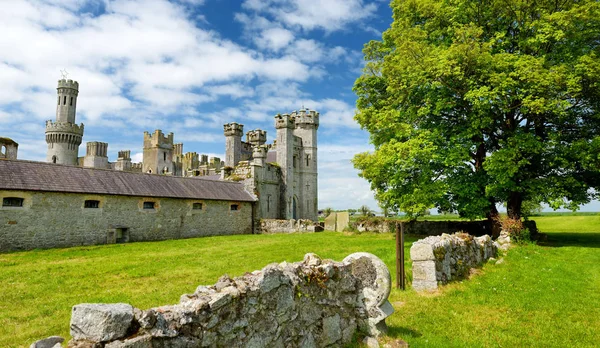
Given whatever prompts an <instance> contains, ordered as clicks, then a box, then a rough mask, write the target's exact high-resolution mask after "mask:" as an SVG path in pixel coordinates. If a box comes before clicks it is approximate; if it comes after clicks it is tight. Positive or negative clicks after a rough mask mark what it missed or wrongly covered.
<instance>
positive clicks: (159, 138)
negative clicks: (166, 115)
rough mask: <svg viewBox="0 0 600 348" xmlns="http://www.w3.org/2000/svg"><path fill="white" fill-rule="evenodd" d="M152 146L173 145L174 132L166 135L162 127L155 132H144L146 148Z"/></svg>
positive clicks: (168, 146)
mask: <svg viewBox="0 0 600 348" xmlns="http://www.w3.org/2000/svg"><path fill="white" fill-rule="evenodd" d="M151 147H167V148H172V147H173V132H170V133H169V134H167V136H165V135H164V134H163V132H162V130H160V129H156V130H155V131H154V133H153V134H150V133H149V132H144V148H151Z"/></svg>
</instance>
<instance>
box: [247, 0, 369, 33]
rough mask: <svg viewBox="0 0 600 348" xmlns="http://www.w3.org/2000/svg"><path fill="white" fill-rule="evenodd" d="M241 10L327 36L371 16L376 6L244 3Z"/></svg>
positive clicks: (326, 0) (330, 0)
mask: <svg viewBox="0 0 600 348" xmlns="http://www.w3.org/2000/svg"><path fill="white" fill-rule="evenodd" d="M242 6H243V7H244V8H246V9H248V10H251V11H255V12H256V13H259V14H268V15H270V16H272V17H273V18H275V19H276V20H277V21H280V22H281V23H282V24H284V25H286V26H288V27H290V28H301V29H302V30H306V31H311V30H314V29H322V30H324V31H326V32H332V31H336V30H342V29H345V28H346V27H347V26H348V25H349V24H351V23H355V22H360V21H362V20H364V19H367V18H369V17H371V16H373V15H374V13H375V11H376V10H377V5H376V4H374V3H365V2H364V1H363V0H246V1H244V3H243V5H242Z"/></svg>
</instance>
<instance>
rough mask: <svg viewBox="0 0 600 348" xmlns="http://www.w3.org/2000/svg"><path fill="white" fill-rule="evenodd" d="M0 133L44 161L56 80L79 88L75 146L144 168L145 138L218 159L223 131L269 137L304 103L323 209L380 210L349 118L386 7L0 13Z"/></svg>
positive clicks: (19, 8) (205, 1)
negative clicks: (148, 134) (358, 158)
mask: <svg viewBox="0 0 600 348" xmlns="http://www.w3.org/2000/svg"><path fill="white" fill-rule="evenodd" d="M0 23H1V24H0V27H1V29H2V31H1V32H2V35H0V81H2V90H3V93H1V94H0V136H7V137H10V138H12V139H13V140H15V141H16V142H18V143H19V158H20V159H28V160H40V161H43V160H45V153H46V144H45V140H44V125H45V120H49V119H54V118H55V105H54V104H55V98H56V97H55V96H56V81H57V80H58V79H59V78H60V76H61V75H60V70H62V69H66V70H67V71H68V72H69V78H72V79H74V80H77V81H78V82H79V84H80V92H79V98H78V109H77V122H78V123H80V122H83V123H84V124H85V134H84V139H83V141H84V144H82V146H81V147H80V149H79V155H80V156H83V155H84V154H85V142H88V141H103V142H108V143H109V146H108V151H109V160H111V161H114V160H115V159H116V154H117V151H119V150H124V149H130V150H131V153H132V157H133V158H134V160H138V161H139V160H141V152H142V148H141V147H142V139H143V132H144V131H146V130H147V131H153V130H154V129H162V130H163V131H164V132H165V133H167V132H174V133H175V141H176V142H183V143H184V152H188V151H196V152H199V153H206V154H209V155H215V156H219V157H221V158H222V159H224V143H225V138H224V137H223V124H224V123H227V122H234V121H235V122H238V123H242V124H244V130H245V131H248V130H251V129H255V128H261V129H265V130H267V132H268V138H269V141H270V142H271V141H272V140H273V137H274V135H275V130H274V127H273V116H274V115H275V114H277V113H285V112H291V111H293V110H296V109H299V108H301V107H302V106H305V107H306V108H310V109H314V110H317V111H319V112H320V113H321V126H320V128H319V166H320V173H319V175H320V177H319V201H320V202H319V206H320V207H327V206H331V207H333V208H337V209H342V208H348V207H355V208H357V207H359V206H360V205H362V204H367V205H369V206H370V207H371V208H376V203H375V201H374V199H373V195H372V193H371V192H370V190H369V185H368V183H367V182H366V181H364V180H363V179H360V178H359V177H358V176H357V172H356V171H355V170H354V169H353V168H352V165H351V163H350V161H349V160H350V158H352V156H353V155H354V154H355V153H357V152H361V151H366V150H369V149H370V146H369V144H368V134H366V133H365V132H363V131H361V130H360V129H359V127H358V125H357V124H356V123H355V122H354V121H353V119H352V117H353V115H354V104H355V100H356V97H355V95H354V93H353V92H352V85H353V83H354V80H355V79H356V78H357V77H358V76H359V75H360V72H361V68H362V65H363V58H362V53H361V49H362V46H363V45H364V43H366V42H368V41H369V40H374V39H378V38H380V37H381V31H383V30H385V29H386V28H387V27H389V25H390V23H391V10H390V9H389V6H388V3H387V2H385V1H363V0H321V1H318V0H295V1H292V0H260V1H258V0H244V1H240V0H187V1H170V2H169V1H165V0H144V1H135V0H133V1H130V0H116V1H80V0H64V1H11V2H10V3H9V2H0Z"/></svg>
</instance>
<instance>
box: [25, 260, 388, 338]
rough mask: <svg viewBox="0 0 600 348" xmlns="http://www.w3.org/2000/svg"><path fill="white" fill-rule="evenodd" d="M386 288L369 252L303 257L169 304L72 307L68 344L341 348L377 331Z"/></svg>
mask: <svg viewBox="0 0 600 348" xmlns="http://www.w3.org/2000/svg"><path fill="white" fill-rule="evenodd" d="M390 286H391V278H390V273H389V271H388V269H387V267H386V265H385V264H384V263H383V262H382V261H381V260H380V259H379V258H377V257H376V256H374V255H372V254H368V253H355V254H351V255H349V256H348V257H346V258H345V259H344V260H343V261H342V262H334V261H331V260H322V259H320V258H319V257H318V256H316V255H314V254H306V256H305V257H304V261H302V262H296V263H291V264H290V263H286V262H283V263H281V264H271V265H268V266H266V267H265V268H263V269H262V270H261V271H254V272H252V273H247V274H246V275H243V276H241V277H237V278H234V279H231V278H229V277H228V276H226V275H225V276H223V277H221V278H220V279H219V281H218V282H217V283H216V284H214V285H212V286H199V287H198V288H197V289H196V291H195V292H194V293H193V294H186V295H183V296H181V300H180V302H179V304H175V305H169V306H162V307H158V308H151V309H148V310H140V309H137V308H133V307H132V306H131V305H128V304H124V303H120V304H79V305H76V306H74V307H73V310H72V317H71V325H70V328H71V336H72V337H73V340H71V341H70V342H69V345H68V346H69V347H73V348H74V347H78V348H83V347H105V348H125V347H129V348H133V347H136V348H151V347H342V346H345V345H347V344H349V343H350V342H351V341H352V338H353V336H354V335H355V334H356V333H357V332H358V333H360V334H361V335H363V336H371V337H373V336H375V337H376V336H379V335H380V334H381V333H383V332H385V330H386V325H385V318H386V317H387V316H389V315H390V314H391V313H392V312H393V308H392V306H391V304H390V303H389V302H388V300H387V299H388V296H389V293H390ZM47 340H49V342H50V341H51V343H54V342H58V341H60V339H59V338H57V337H52V338H48V339H47ZM43 342H44V340H42V341H38V342H36V343H34V344H38V343H39V344H42V343H43ZM59 346H60V343H59Z"/></svg>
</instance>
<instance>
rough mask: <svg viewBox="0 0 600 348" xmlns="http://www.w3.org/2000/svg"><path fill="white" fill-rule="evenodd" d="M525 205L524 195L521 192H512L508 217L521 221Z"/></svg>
mask: <svg viewBox="0 0 600 348" xmlns="http://www.w3.org/2000/svg"><path fill="white" fill-rule="evenodd" d="M522 204H523V195H522V194H521V192H511V193H510V196H509V197H508V202H507V204H506V208H507V209H506V210H507V212H508V217H509V218H511V219H518V220H521V205H522Z"/></svg>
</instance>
